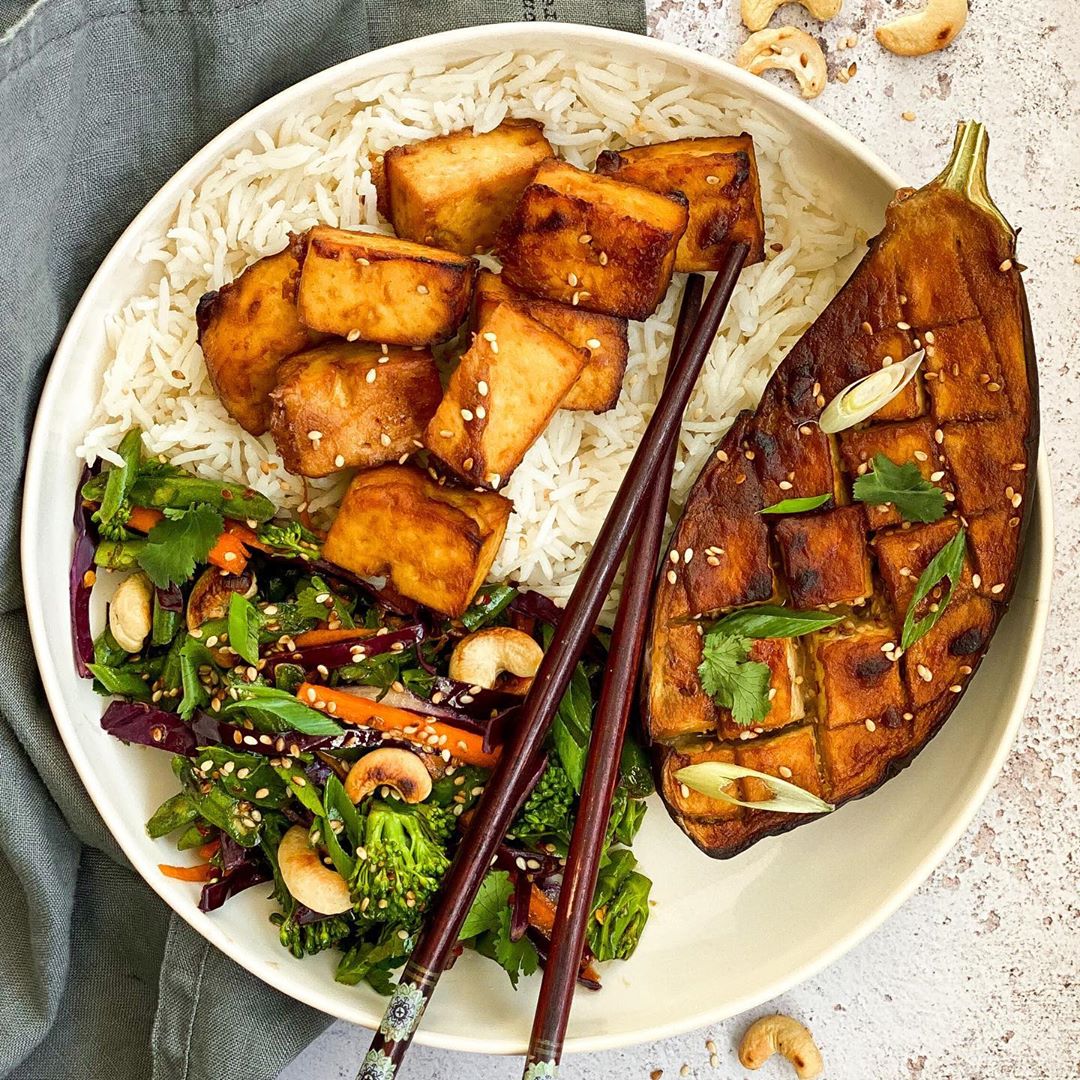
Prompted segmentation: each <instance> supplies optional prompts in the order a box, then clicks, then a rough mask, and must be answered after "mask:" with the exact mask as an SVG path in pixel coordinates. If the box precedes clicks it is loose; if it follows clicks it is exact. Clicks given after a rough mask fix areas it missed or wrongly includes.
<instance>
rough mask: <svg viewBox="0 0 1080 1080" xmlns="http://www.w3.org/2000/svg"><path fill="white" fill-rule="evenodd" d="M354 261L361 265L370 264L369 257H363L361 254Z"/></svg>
mask: <svg viewBox="0 0 1080 1080" xmlns="http://www.w3.org/2000/svg"><path fill="white" fill-rule="evenodd" d="M356 261H357V262H358V263H359V264H360V265H361V266H370V265H371V260H370V259H365V258H364V257H363V256H360V257H359V258H358V259H357V260H356Z"/></svg>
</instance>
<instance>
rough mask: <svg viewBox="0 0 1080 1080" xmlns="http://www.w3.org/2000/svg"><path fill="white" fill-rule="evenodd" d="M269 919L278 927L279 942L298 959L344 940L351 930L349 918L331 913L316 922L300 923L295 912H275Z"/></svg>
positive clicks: (312, 954)
mask: <svg viewBox="0 0 1080 1080" xmlns="http://www.w3.org/2000/svg"><path fill="white" fill-rule="evenodd" d="M270 921H271V922H272V923H274V924H275V925H276V926H277V927H278V937H279V938H280V939H281V944H282V945H284V946H285V948H286V949H288V950H289V952H291V953H292V954H293V956H295V957H296V958H297V959H298V960H302V959H303V958H304V957H305V956H314V955H315V954H316V953H320V952H322V951H323V950H324V949H329V948H332V947H333V946H335V945H337V944H338V943H339V942H341V941H344V940H345V938H347V937H348V936H349V933H350V931H351V930H352V922H351V920H350V919H348V918H347V917H345V916H343V915H331V916H330V917H328V918H325V919H320V920H319V921H318V922H313V923H307V924H303V925H302V924H300V923H298V922H297V921H296V916H295V914H293V915H282V914H281V913H279V912H275V913H274V914H273V915H271V916H270Z"/></svg>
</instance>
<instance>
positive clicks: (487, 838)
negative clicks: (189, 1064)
mask: <svg viewBox="0 0 1080 1080" xmlns="http://www.w3.org/2000/svg"><path fill="white" fill-rule="evenodd" d="M746 253H747V247H746V245H745V244H737V245H735V247H734V248H733V249H732V251H731V252H730V253H729V256H728V259H727V261H726V263H725V266H724V268H723V269H722V270H720V271H719V272H718V273H717V275H716V280H715V282H714V283H713V287H712V289H711V290H710V291H709V296H708V299H707V300H706V301H705V306H704V309H703V310H702V313H701V315H700V317H699V318H698V320H697V322H696V323H695V324H694V329H693V332H692V333H691V335H690V339H689V341H688V342H687V347H686V351H685V352H684V354H683V356H682V357H681V358H680V361H679V363H678V366H677V369H676V372H675V375H674V376H673V377H672V379H671V380H670V382H669V383H668V385H667V386H666V387H665V388H664V392H663V394H662V395H661V396H660V400H659V401H658V402H657V406H656V411H655V412H654V413H653V415H652V419H651V420H650V421H649V426H648V427H647V428H646V430H645V434H644V436H643V437H642V439H641V443H640V444H639V446H638V449H637V452H636V453H635V454H634V457H633V460H632V461H631V462H630V467H629V468H628V469H627V471H626V475H625V477H624V478H623V482H622V484H621V485H620V487H619V491H618V494H617V495H616V496H615V500H614V502H613V503H612V506H611V510H610V511H609V512H608V516H607V518H606V520H605V521H604V524H603V525H602V526H601V527H600V532H599V533H598V535H597V538H596V541H595V543H594V545H593V550H592V552H591V554H590V555H589V558H588V559H587V560H586V563H585V566H584V568H583V569H582V571H581V575H580V577H579V578H578V582H577V585H576V586H575V587H574V591H573V593H572V594H571V596H570V600H569V602H568V603H567V605H566V608H565V610H564V612H563V617H562V618H561V619H560V620H559V626H558V629H557V630H556V632H555V636H554V637H553V638H552V641H551V644H550V645H549V647H548V650H547V652H546V653H545V654H544V659H543V662H542V663H541V665H540V669H539V670H538V671H537V673H536V676H535V678H534V679H533V684H532V688H531V689H530V691H529V694H528V696H527V697H526V699H525V702H524V704H523V705H522V708H521V712H520V714H519V716H518V722H517V725H516V727H515V730H514V733H513V737H512V740H511V741H510V743H509V744H508V745H507V746H506V747H505V748H504V749H503V753H502V755H501V756H500V758H499V763H498V764H497V765H496V766H495V769H494V771H493V773H492V775H491V777H490V779H489V780H488V783H487V785H486V786H485V789H484V794H483V795H482V796H481V798H480V802H479V803H478V804H477V807H476V811H475V813H474V816H473V820H472V822H471V823H470V825H469V828H468V830H467V831H466V833H465V835H464V837H463V838H462V840H461V843H460V844H459V846H458V849H457V852H456V854H455V855H454V859H453V862H452V863H451V864H450V869H449V870H448V871H447V874H446V877H445V879H444V881H443V885H442V889H441V891H440V893H439V896H438V899H437V902H436V905H435V908H434V910H433V911H432V912H431V913H430V914H429V916H428V919H427V921H426V923H425V925H424V928H423V929H422V930H421V932H420V936H419V938H418V940H417V943H416V947H415V948H414V950H413V953H412V956H411V957H410V959H409V962H408V963H407V964H406V965H405V970H404V971H403V972H402V975H401V980H400V981H399V983H398V986H397V988H396V989H395V990H394V993H393V995H392V996H391V998H390V1001H389V1003H388V1004H387V1007H386V1012H385V1014H384V1015H383V1019H382V1022H381V1023H380V1025H379V1029H378V1031H377V1032H376V1033H375V1037H374V1038H373V1039H372V1042H371V1049H370V1050H369V1051H368V1053H367V1055H366V1057H365V1058H364V1062H363V1064H362V1066H361V1069H360V1073H359V1077H360V1078H362V1080H368V1078H369V1077H378V1078H379V1080H392V1078H393V1077H396V1076H397V1071H398V1068H399V1067H400V1064H401V1061H402V1059H403V1058H404V1056H405V1053H406V1051H407V1050H408V1048H409V1045H410V1043H411V1042H412V1037H413V1033H414V1032H415V1031H416V1028H417V1025H418V1024H419V1022H420V1017H421V1015H422V1014H423V1011H424V1008H425V1006H426V1005H427V1002H428V1000H429V999H430V997H431V995H432V993H433V992H434V989H435V986H436V984H437V983H438V981H439V976H440V974H441V973H442V971H443V969H444V968H445V967H446V965H447V963H448V961H449V960H450V957H451V955H452V953H453V950H454V946H455V945H456V944H457V939H458V934H459V932H460V930H461V926H462V923H463V922H464V921H465V916H466V915H467V914H468V912H469V908H470V907H471V906H472V902H473V900H474V898H475V897H476V892H477V890H478V889H479V888H480V884H481V882H482V881H483V880H484V876H485V875H486V874H487V872H488V868H489V867H490V865H491V860H492V858H493V857H494V855H495V851H496V848H497V847H498V845H499V843H500V842H501V840H502V838H503V837H504V836H505V835H506V830H507V829H508V828H509V827H510V823H511V821H512V820H513V816H514V812H515V810H516V809H517V805H518V803H519V802H520V800H521V797H522V791H523V777H524V774H525V773H526V772H528V771H529V769H530V767H531V765H532V763H533V762H535V760H536V757H537V754H538V753H539V752H540V749H541V747H542V745H543V742H544V739H545V738H546V737H547V733H548V729H549V727H550V726H551V721H552V718H553V717H554V715H555V710H556V709H557V708H558V705H559V702H560V701H561V699H562V696H563V693H564V692H565V690H566V687H567V684H568V683H569V681H570V677H571V675H572V674H573V671H574V667H575V666H576V664H577V662H578V660H579V659H580V657H581V653H582V651H583V650H584V648H585V645H586V643H587V642H588V639H589V636H590V635H591V634H592V631H593V627H594V626H595V624H596V620H597V618H598V616H599V615H600V611H601V609H602V608H603V605H604V601H605V599H606V598H607V594H608V592H609V591H610V589H611V585H612V582H613V581H614V579H615V574H616V573H617V571H618V568H619V564H620V563H621V562H622V557H623V554H624V553H625V551H626V547H627V544H628V543H629V541H630V536H631V534H632V532H633V530H634V526H635V524H636V521H637V515H638V512H639V510H640V508H641V505H642V503H643V502H644V499H645V497H646V495H647V493H648V490H649V488H650V486H651V485H652V484H653V483H654V481H655V477H656V474H657V471H658V469H659V468H660V467H661V464H662V462H663V461H664V459H665V455H666V453H667V439H668V435H669V433H670V432H671V431H673V430H675V429H677V428H678V427H679V426H680V425H681V421H682V415H683V412H684V410H685V409H686V403H687V401H689V399H690V394H691V392H692V391H693V388H694V384H695V383H696V382H697V377H698V374H699V372H700V371H701V366H702V364H703V363H704V362H705V356H706V354H707V353H708V351H709V346H710V345H711V344H712V340H713V338H714V337H715V336H716V331H717V329H718V328H719V326H720V322H721V320H722V319H723V316H724V312H725V311H726V310H727V306H728V302H729V301H730V299H731V294H732V292H733V291H734V289H735V283H736V281H737V280H738V276H739V270H740V269H741V267H742V263H743V260H744V259H745V258H746Z"/></svg>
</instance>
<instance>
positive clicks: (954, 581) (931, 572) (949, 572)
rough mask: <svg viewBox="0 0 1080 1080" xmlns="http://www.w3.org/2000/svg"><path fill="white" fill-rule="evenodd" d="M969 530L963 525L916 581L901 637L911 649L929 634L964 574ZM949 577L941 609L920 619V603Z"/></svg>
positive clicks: (902, 645)
mask: <svg viewBox="0 0 1080 1080" xmlns="http://www.w3.org/2000/svg"><path fill="white" fill-rule="evenodd" d="M966 545H967V534H966V533H965V531H964V530H963V529H961V530H960V531H959V532H958V533H957V534H956V535H955V536H954V537H953V538H952V539H951V540H950V541H949V542H948V543H947V544H946V545H945V546H944V547H943V548H942V549H941V550H940V551H939V552H938V553H937V554H936V555H935V556H934V557H933V558H932V559H931V560H930V562H929V564H928V565H927V567H926V569H925V570H924V571H923V572H922V573H921V574H920V575H919V580H918V581H917V582H916V584H915V593H914V595H913V596H912V598H911V603H910V604H908V609H907V614H906V615H905V616H904V630H903V634H902V635H901V638H900V646H901V648H904V649H910V648H911V646H912V645H914V644H915V642H916V641H918V640H919V638H921V637H922V636H923V635H924V634H928V633H929V632H930V631H931V630H932V629H933V628H934V624H935V623H936V622H937V621H938V619H940V618H941V616H942V615H944V614H945V609H946V608H947V607H948V606H949V602H950V601H951V600H952V598H953V595H954V594H955V593H956V586H957V585H958V584H959V582H960V575H961V573H962V572H963V569H964V553H965V551H966V550H967V546H966ZM946 578H947V579H948V582H949V591H948V592H947V593H946V594H945V595H944V596H943V597H942V598H941V599H940V600H939V601H938V602H937V609H936V610H935V611H931V612H930V614H929V615H926V616H924V617H923V618H921V619H919V620H918V621H916V619H915V612H916V611H918V609H919V604H921V603H922V602H923V600H925V599H926V597H927V596H929V594H930V592H931V591H932V590H933V588H934V586H936V585H937V584H938V583H939V582H941V581H944V580H945V579H946Z"/></svg>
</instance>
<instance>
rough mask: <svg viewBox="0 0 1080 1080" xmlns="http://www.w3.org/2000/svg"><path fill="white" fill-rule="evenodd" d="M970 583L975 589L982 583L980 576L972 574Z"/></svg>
mask: <svg viewBox="0 0 1080 1080" xmlns="http://www.w3.org/2000/svg"><path fill="white" fill-rule="evenodd" d="M971 584H972V585H973V586H974V587H975V588H976V589H977V588H978V587H979V586H980V585H981V584H982V578H981V577H980V576H979V575H978V574H972V575H971Z"/></svg>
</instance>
